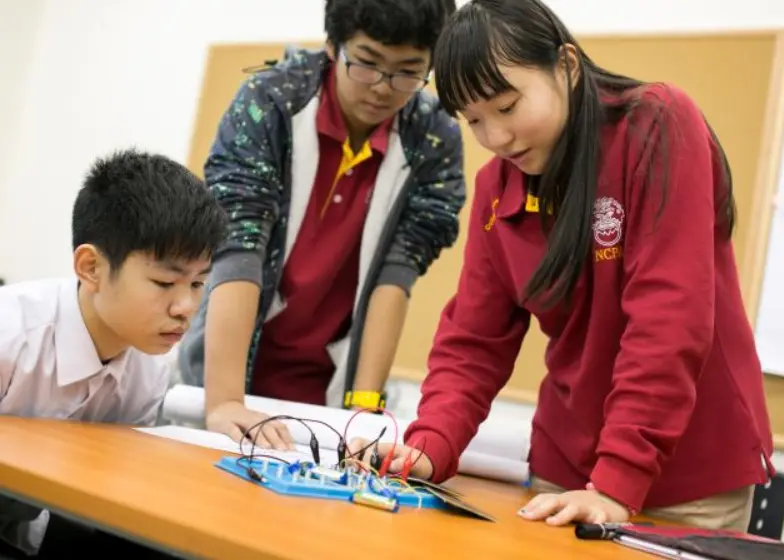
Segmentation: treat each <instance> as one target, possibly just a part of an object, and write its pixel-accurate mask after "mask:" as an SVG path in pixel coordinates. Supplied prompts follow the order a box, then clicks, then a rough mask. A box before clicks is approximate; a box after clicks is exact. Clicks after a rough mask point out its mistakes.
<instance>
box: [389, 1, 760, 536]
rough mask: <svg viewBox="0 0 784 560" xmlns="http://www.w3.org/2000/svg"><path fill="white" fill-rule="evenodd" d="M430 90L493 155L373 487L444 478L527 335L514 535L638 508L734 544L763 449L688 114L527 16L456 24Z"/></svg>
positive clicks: (755, 390) (721, 224)
mask: <svg viewBox="0 0 784 560" xmlns="http://www.w3.org/2000/svg"><path fill="white" fill-rule="evenodd" d="M435 75H436V80H435V81H436V84H437V85H438V88H439V96H440V98H441V100H442V102H443V104H444V106H445V107H446V109H447V111H449V112H451V113H453V114H459V115H460V116H461V117H462V118H464V119H465V120H466V121H467V122H468V125H469V127H470V129H471V131H472V132H473V134H474V136H475V137H476V139H477V140H478V141H479V143H480V144H481V145H482V146H484V147H485V148H487V149H489V150H490V151H492V152H493V153H494V154H496V157H495V158H494V159H492V160H491V161H490V162H489V163H488V164H487V165H485V167H484V168H482V170H481V171H480V172H479V174H478V175H477V177H476V188H475V196H474V202H473V208H472V211H471V218H470V222H469V225H468V233H467V235H468V240H467V244H466V248H465V260H464V263H463V269H462V272H461V276H460V281H459V286H458V289H457V293H456V294H455V296H454V297H453V298H452V299H451V300H450V301H449V303H448V304H447V306H446V308H445V309H444V311H443V315H442V318H441V321H440V324H439V327H438V332H437V334H436V338H435V343H434V347H433V349H432V352H431V354H430V357H429V364H428V368H429V374H428V376H427V378H426V380H425V382H424V384H423V387H422V400H421V403H420V406H419V411H418V419H417V420H416V421H415V422H414V423H413V424H411V426H410V427H409V429H408V430H407V432H406V434H405V442H406V447H402V446H397V447H396V448H395V449H394V452H393V453H394V455H395V457H394V459H395V460H394V461H393V462H392V465H391V467H392V470H393V471H394V470H396V469H401V468H403V465H404V460H405V457H406V456H407V455H408V454H409V453H413V456H414V457H416V456H417V455H418V453H417V452H416V451H412V450H413V449H419V450H424V456H423V457H422V458H421V459H420V460H419V461H417V462H416V465H415V467H414V470H413V472H414V473H416V474H419V475H420V476H426V477H430V478H432V479H433V480H435V481H441V480H444V479H446V478H449V477H450V476H452V475H454V474H455V472H456V469H457V464H458V459H459V457H460V455H461V453H462V452H463V450H464V449H465V448H466V446H467V445H468V443H469V442H470V441H471V439H472V438H473V436H474V435H475V434H476V431H477V428H478V426H479V424H480V423H481V422H482V421H484V419H485V418H486V416H487V414H488V411H489V409H490V404H491V402H492V401H493V399H494V398H495V397H496V395H497V394H498V392H499V391H500V390H501V388H502V387H503V386H504V384H505V383H506V382H507V380H508V379H509V376H510V374H511V373H512V370H513V366H514V363H515V359H516V357H517V355H518V352H519V351H520V347H521V344H522V342H523V338H524V337H525V334H526V332H527V330H528V328H529V325H530V322H531V318H532V317H535V318H536V319H537V321H538V323H539V325H540V327H541V329H542V331H543V332H544V333H545V334H546V335H547V336H548V337H549V345H548V347H547V352H546V354H545V362H546V365H547V370H548V373H547V376H546V377H545V378H544V380H543V381H542V384H541V387H540V389H539V400H538V406H537V409H536V414H535V416H534V420H533V429H532V435H531V450H530V455H529V463H530V469H531V473H532V484H533V487H534V490H537V491H539V492H541V493H540V494H539V495H538V496H537V497H536V498H534V499H533V500H532V501H531V502H530V503H529V504H528V505H527V506H526V508H525V510H524V511H523V513H522V515H523V517H527V518H528V519H546V520H547V521H548V522H549V523H551V524H556V525H560V524H564V523H568V522H570V521H593V522H601V521H625V520H626V519H628V517H629V515H630V514H634V513H636V512H638V511H641V510H645V513H648V514H653V515H657V516H659V517H668V516H669V517H670V518H674V519H678V520H680V521H684V522H686V523H691V524H694V525H698V526H702V527H715V528H720V527H723V528H733V529H738V530H744V531H745V530H746V528H747V525H748V520H749V515H750V510H751V504H752V492H753V486H754V484H756V483H761V482H765V481H766V480H767V479H768V477H769V476H770V475H771V474H772V472H773V469H772V467H771V465H770V459H769V458H770V455H771V452H772V438H771V433H770V425H769V419H768V414H767V410H766V406H765V399H764V394H763V384H762V373H761V369H760V363H759V360H758V358H757V354H756V351H755V346H754V338H753V335H752V329H751V327H750V325H749V321H748V319H747V317H746V314H745V312H744V308H743V302H742V301H741V293H740V287H739V281H738V276H737V271H736V264H735V258H734V254H733V249H732V245H731V241H730V238H731V232H732V229H733V225H734V221H735V208H734V200H733V195H732V180H731V176H730V170H729V167H728V164H727V159H726V157H725V154H724V151H723V150H722V147H721V145H720V143H719V141H718V139H717V138H716V135H715V134H714V133H713V131H712V130H711V128H710V126H709V125H708V124H707V123H706V121H705V119H704V118H703V116H702V114H701V113H700V110H699V108H698V107H697V106H696V105H695V104H694V102H693V101H692V100H691V99H689V97H688V96H687V95H686V94H685V93H683V92H682V91H681V90H679V89H677V88H676V87H673V86H671V85H665V84H647V83H642V82H639V81H636V80H634V79H631V78H628V77H625V76H620V75H617V74H613V73H611V72H609V71H607V70H604V69H602V68H600V67H598V66H597V65H596V64H594V62H593V61H592V60H591V59H590V58H589V57H588V55H587V54H586V53H585V52H583V51H582V49H581V48H580V46H579V45H578V43H577V41H576V40H575V38H574V37H573V36H572V35H571V33H569V31H568V30H567V29H566V28H565V27H564V25H563V24H562V23H561V21H560V20H559V19H558V18H557V17H556V16H555V15H554V14H553V13H552V12H551V11H550V10H549V9H548V8H547V7H546V6H544V4H542V3H541V2H540V0H473V1H472V2H470V3H469V4H467V5H465V6H464V7H463V8H462V9H461V10H459V12H458V13H457V14H456V15H455V17H454V18H453V19H452V21H451V24H450V25H449V27H448V28H447V29H446V31H445V32H444V34H443V35H442V37H441V39H440V41H439V44H438V47H437V49H436V53H435ZM517 443H519V442H517ZM515 444H516V442H510V445H515ZM381 451H382V452H384V453H389V451H390V449H389V447H385V448H382V450H381Z"/></svg>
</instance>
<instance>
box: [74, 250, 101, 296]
mask: <svg viewBox="0 0 784 560" xmlns="http://www.w3.org/2000/svg"><path fill="white" fill-rule="evenodd" d="M73 266H74V272H75V273H76V276H77V278H79V281H80V282H81V283H82V285H83V286H84V287H85V289H86V290H89V291H90V292H93V293H94V292H97V291H98V290H99V289H100V286H101V278H102V277H108V272H109V262H108V261H107V260H106V259H105V258H104V256H103V255H102V254H101V253H100V251H98V249H97V248H96V247H95V245H90V244H84V245H79V246H78V247H77V248H76V250H75V251H74V254H73Z"/></svg>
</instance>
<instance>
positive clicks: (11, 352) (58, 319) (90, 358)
mask: <svg viewBox="0 0 784 560" xmlns="http://www.w3.org/2000/svg"><path fill="white" fill-rule="evenodd" d="M169 378H170V364H169V362H168V360H167V359H166V357H165V356H150V355H147V354H143V353H142V352H139V351H138V350H136V349H133V348H130V349H128V350H126V351H125V352H123V353H122V354H120V355H119V356H117V357H116V358H114V359H113V360H111V361H110V362H108V363H107V364H103V363H101V360H100V358H99V357H98V353H97V351H96V349H95V345H94V344H93V341H92V338H91V337H90V334H89V333H88V331H87V327H86V326H85V324H84V320H83V318H82V314H81V311H80V309H79V301H78V296H77V282H76V279H75V278H68V279H54V280H42V281H35V282H23V283H17V284H11V285H8V286H4V287H2V288H0V415H13V416H26V417H37V418H59V419H70V420H83V421H89V422H110V423H119V424H131V425H152V424H154V423H155V422H156V420H157V418H158V412H159V409H160V407H161V404H162V403H163V398H164V396H165V394H166V390H167V388H168V386H169ZM0 453H2V450H0ZM19 506H21V504H18V503H12V502H10V501H8V500H7V499H5V500H4V499H2V498H0V538H3V539H4V540H6V541H9V542H11V544H13V545H15V546H17V547H19V548H21V549H22V550H25V551H27V552H28V553H33V552H35V551H37V550H38V548H39V547H40V544H41V541H42V539H43V533H44V531H45V530H46V524H47V522H48V519H49V516H48V512H46V511H44V512H40V515H39V516H38V517H37V518H35V519H34V520H30V519H29V517H30V514H29V513H28V514H27V515H28V519H25V520H22V519H20V517H19V516H18V514H16V515H15V514H14V513H12V512H11V510H14V511H15V512H19V511H20V507H19ZM21 509H22V510H23V509H24V508H21ZM28 511H29V510H28ZM9 517H10V519H9Z"/></svg>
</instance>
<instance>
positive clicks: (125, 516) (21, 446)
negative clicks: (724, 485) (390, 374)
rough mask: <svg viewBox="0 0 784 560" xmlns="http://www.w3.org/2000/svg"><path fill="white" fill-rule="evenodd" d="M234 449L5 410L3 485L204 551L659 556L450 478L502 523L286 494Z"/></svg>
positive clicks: (511, 491) (225, 554)
mask: <svg viewBox="0 0 784 560" xmlns="http://www.w3.org/2000/svg"><path fill="white" fill-rule="evenodd" d="M222 455H223V453H221V452H219V451H213V450H210V449H203V448H200V447H194V446H190V445H187V444H184V443H179V442H175V441H169V440H165V439H163V438H157V437H154V436H151V435H148V434H144V433H140V432H137V431H135V430H132V429H130V428H125V427H119V426H109V425H95V424H92V425H91V424H79V423H71V422H63V421H53V420H37V419H36V420H33V419H22V418H13V417H0V489H2V490H4V491H10V492H11V493H13V494H16V495H18V496H25V497H27V498H29V499H31V500H33V501H35V502H37V503H40V504H44V505H46V506H47V507H49V508H52V509H53V510H56V511H60V512H66V513H69V514H71V515H75V516H77V517H79V518H82V519H84V520H86V521H89V522H92V523H95V524H97V525H100V526H103V527H106V528H109V529H111V530H113V531H115V532H119V533H120V534H125V535H130V536H133V537H135V538H138V539H141V540H143V541H148V542H151V543H155V544H157V545H159V546H162V547H163V548H166V549H170V550H177V551H180V552H183V553H186V554H189V555H193V556H196V557H201V558H205V557H206V558H226V559H232V560H233V559H243V560H244V559H252V558H270V559H281V560H283V559H285V560H300V559H302V560H304V559H308V560H312V559H314V558H317V559H326V558H339V559H341V560H343V559H345V558H349V557H354V556H355V554H354V553H355V552H361V553H363V554H367V555H368V557H369V558H372V559H373V560H382V559H387V558H389V559H395V560H401V559H406V560H416V559H420V558H421V559H425V558H427V559H430V558H433V557H436V555H438V556H441V555H443V556H444V557H446V558H451V559H453V558H471V559H475V558H493V559H494V560H500V559H504V558H515V559H518V558H527V559H530V560H538V559H545V560H553V559H554V558H557V559H558V560H570V559H578V558H579V559H581V560H582V559H599V560H601V559H610V558H612V559H619V560H624V559H629V560H634V559H637V560H646V559H647V558H650V556H648V555H646V554H642V553H638V552H634V551H631V550H627V549H625V548H623V547H621V546H620V545H617V544H613V543H609V542H590V541H589V542H586V541H580V540H577V539H576V538H575V537H574V531H573V529H572V528H570V527H564V528H551V527H548V526H546V525H544V524H543V523H534V522H527V521H524V520H522V519H520V518H519V517H517V516H516V515H515V512H516V511H517V510H518V508H519V507H520V506H521V505H523V504H524V503H525V502H526V501H527V500H528V498H529V495H528V494H527V493H526V491H525V490H524V489H522V488H520V487H517V486H514V485H508V484H501V483H495V482H489V481H484V480H479V479H473V478H468V477H457V478H455V479H454V480H453V481H452V482H450V485H452V486H454V487H455V488H457V489H459V490H460V491H461V492H463V493H464V494H465V496H466V500H467V501H469V502H470V503H472V504H474V505H476V506H477V507H479V508H480V509H483V510H485V511H487V512H488V513H490V514H492V515H494V516H496V517H497V519H498V522H497V523H489V522H486V521H480V520H475V519H469V518H464V517H460V516H457V515H454V514H449V513H446V512H443V511H436V510H416V509H409V508H402V509H401V510H400V511H399V512H398V513H388V512H384V511H379V510H374V509H372V508H368V507H365V506H358V505H354V504H351V503H347V502H339V501H329V500H318V499H308V498H295V497H288V496H281V495H278V494H275V493H274V492H272V491H270V490H266V489H264V488H260V487H257V486H253V485H251V484H250V483H248V482H246V481H244V480H242V479H240V478H238V477H235V476H233V475H231V474H229V473H226V472H223V471H221V470H219V469H217V468H216V467H215V466H214V463H215V461H216V460H217V459H218V458H219V457H221V456H222ZM352 551H353V552H352Z"/></svg>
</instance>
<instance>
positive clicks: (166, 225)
mask: <svg viewBox="0 0 784 560" xmlns="http://www.w3.org/2000/svg"><path fill="white" fill-rule="evenodd" d="M226 221H227V220H226V215H225V213H224V211H223V209H222V208H221V207H220V206H219V205H218V203H217V201H216V200H215V199H214V198H213V196H212V195H211V194H210V193H209V191H208V190H207V188H206V186H205V185H204V182H203V181H201V179H199V178H198V177H197V176H196V175H194V174H193V173H191V172H190V171H189V170H188V169H186V168H185V167H184V166H183V165H180V164H179V163H177V162H175V161H172V160H171V159H169V158H167V157H165V156H162V155H155V154H148V153H143V152H138V151H136V150H133V149H131V150H125V151H119V152H116V153H114V154H112V155H110V156H108V157H105V158H99V159H98V160H97V161H96V162H95V163H94V164H93V166H92V167H91V169H90V170H89V172H88V174H87V176H86V178H85V180H84V184H83V185H82V188H81V189H80V190H79V194H78V195H77V197H76V202H75V203H74V206H73V215H72V221H71V228H72V241H73V247H74V249H76V248H77V247H78V246H80V245H83V244H92V245H95V247H96V248H97V249H98V250H99V251H100V252H101V253H102V254H103V255H104V256H105V257H106V258H107V260H108V261H109V264H110V266H111V269H112V271H113V272H116V271H118V270H119V269H120V268H121V267H122V264H123V263H124V262H125V260H126V259H127V258H128V255H129V254H130V253H132V252H135V251H140V252H145V253H149V254H151V255H153V256H154V257H155V258H156V259H158V260H166V259H172V260H181V259H182V260H195V259H198V258H201V257H204V256H207V257H209V256H212V254H213V253H214V251H215V249H216V248H217V246H218V244H219V243H220V242H221V241H222V240H223V238H224V235H225V231H226Z"/></svg>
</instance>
